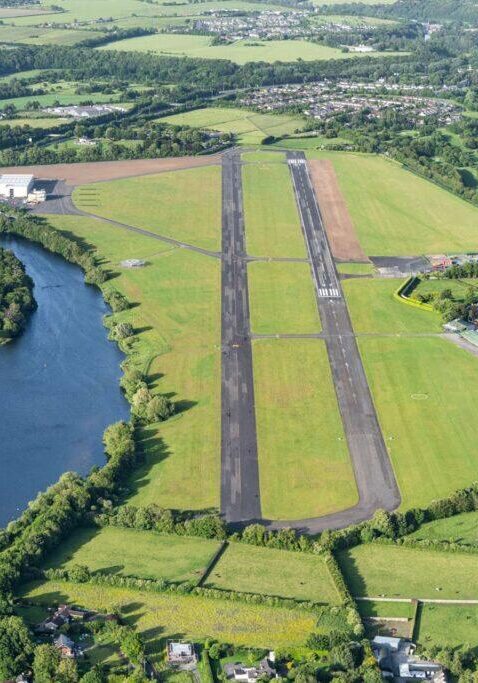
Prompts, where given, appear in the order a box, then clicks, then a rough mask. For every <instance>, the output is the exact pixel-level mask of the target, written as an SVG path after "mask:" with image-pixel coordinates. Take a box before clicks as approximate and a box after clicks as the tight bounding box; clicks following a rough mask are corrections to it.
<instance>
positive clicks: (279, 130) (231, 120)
mask: <svg viewBox="0 0 478 683" xmlns="http://www.w3.org/2000/svg"><path fill="white" fill-rule="evenodd" d="M158 120H159V121H162V122H164V123H172V124H174V125H177V126H191V127H192V128H208V129H210V130H215V131H219V132H220V133H234V134H235V135H237V136H238V139H239V142H241V143H242V144H247V145H254V144H259V143H260V142H261V141H262V140H263V139H264V138H265V137H267V136H268V135H286V134H289V133H293V132H294V131H296V130H298V129H301V128H303V126H304V122H305V121H304V119H303V118H302V117H301V116H297V115H296V116H289V115H285V114H257V113H256V112H253V111H250V110H248V109H239V108H237V107H231V108H229V107H209V108H206V109H194V110H193V111H187V112H184V113H182V114H174V115H173V116H165V117H164V118H161V119H158ZM280 157H281V155H280V154H277V158H276V159H275V160H279V159H280ZM264 161H269V159H268V158H267V157H266V158H265V159H264Z"/></svg>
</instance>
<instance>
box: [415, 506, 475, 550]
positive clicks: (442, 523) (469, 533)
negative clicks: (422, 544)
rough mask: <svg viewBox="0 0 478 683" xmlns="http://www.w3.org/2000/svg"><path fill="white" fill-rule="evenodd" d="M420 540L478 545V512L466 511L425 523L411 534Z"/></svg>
mask: <svg viewBox="0 0 478 683" xmlns="http://www.w3.org/2000/svg"><path fill="white" fill-rule="evenodd" d="M411 537H412V538H416V539H418V540H422V539H425V540H432V541H451V542H452V543H461V544H463V545H478V512H464V513H463V514H461V515H456V516H455V517H448V518H447V519H436V520H434V521H433V522H429V523H428V524H424V525H423V526H422V527H421V528H420V529H418V531H415V532H414V533H413V534H411Z"/></svg>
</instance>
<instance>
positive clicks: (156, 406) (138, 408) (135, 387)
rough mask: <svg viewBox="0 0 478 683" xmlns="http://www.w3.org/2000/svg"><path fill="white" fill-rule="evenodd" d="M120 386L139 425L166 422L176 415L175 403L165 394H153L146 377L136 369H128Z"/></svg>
mask: <svg viewBox="0 0 478 683" xmlns="http://www.w3.org/2000/svg"><path fill="white" fill-rule="evenodd" d="M120 384H121V388H122V389H123V391H124V393H125V395H126V398H127V399H128V401H129V402H130V403H131V414H132V415H133V418H134V420H135V421H136V422H138V423H139V424H153V423H154V422H164V420H167V419H168V418H169V417H171V415H174V412H175V405H174V403H173V402H172V401H171V400H170V399H169V398H168V397H167V396H165V395H164V394H152V393H151V391H150V390H149V388H148V385H147V384H146V377H145V375H144V374H143V373H142V372H140V371H139V370H137V369H136V368H129V367H126V368H125V373H124V375H123V377H122V378H121V381H120Z"/></svg>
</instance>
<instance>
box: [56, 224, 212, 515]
mask: <svg viewBox="0 0 478 683" xmlns="http://www.w3.org/2000/svg"><path fill="white" fill-rule="evenodd" d="M50 222H51V223H52V224H53V225H55V226H56V227H58V228H61V229H65V230H68V231H71V232H72V233H73V234H75V235H77V236H79V237H83V238H84V239H86V241H87V242H88V243H89V244H93V245H96V246H97V247H98V254H99V255H101V256H102V257H104V259H105V265H106V266H107V267H110V268H111V269H112V270H113V271H114V272H116V273H118V274H119V277H116V278H115V279H114V280H112V281H109V282H108V283H107V285H106V286H113V287H115V288H117V289H119V290H120V291H122V292H123V293H124V294H125V295H126V296H127V297H128V299H129V300H130V301H132V302H133V303H135V304H136V305H135V306H134V307H133V308H131V309H130V310H129V311H126V312H124V313H122V314H121V315H120V317H119V318H118V319H124V320H129V321H131V322H132V324H133V326H134V327H135V328H136V329H139V330H141V331H140V333H139V335H137V336H136V339H137V341H136V342H135V344H134V348H133V355H132V361H133V363H134V364H135V365H136V366H138V367H140V368H142V369H143V370H145V371H147V372H148V377H149V378H150V382H151V383H152V386H153V387H154V388H156V389H157V390H159V391H160V392H162V393H167V394H169V395H170V396H171V397H172V398H173V399H174V400H175V401H176V402H178V409H179V412H178V414H177V415H176V416H175V417H174V418H172V419H171V420H169V421H168V422H167V423H165V424H162V425H161V426H158V427H155V426H153V427H148V428H147V429H146V430H144V433H143V447H144V448H145V450H146V462H145V464H144V465H143V466H142V467H141V468H140V469H139V470H137V471H136V472H135V474H134V478H133V481H132V482H131V488H132V499H131V502H133V503H134V504H138V505H139V504H141V505H147V504H149V503H157V504H158V505H162V506H164V507H171V508H183V509H190V508H194V509H198V508H199V509H202V508H207V507H211V506H215V505H217V504H218V499H219V466H220V462H219V460H220V458H219V450H220V446H219V441H220V432H219V422H218V419H217V416H218V415H219V411H220V405H219V402H220V351H219V344H220V262H219V260H217V259H212V258H208V257H205V256H202V255H200V254H195V253H193V252H190V251H187V250H185V249H177V248H174V247H171V246H170V245H168V244H164V243H162V242H159V241H157V240H154V239H150V238H148V237H143V236H141V235H135V234H133V233H130V232H128V231H126V230H122V229H121V228H117V227H113V226H111V225H109V224H108V223H105V222H103V221H99V220H94V219H88V218H81V217H73V216H61V217H60V216H56V217H50ZM125 258H146V259H147V261H148V265H147V266H146V267H145V268H141V269H119V268H118V262H119V261H121V260H123V259H125Z"/></svg>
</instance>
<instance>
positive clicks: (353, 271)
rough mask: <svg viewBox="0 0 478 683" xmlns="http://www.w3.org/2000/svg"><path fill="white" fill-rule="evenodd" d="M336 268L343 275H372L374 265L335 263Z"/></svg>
mask: <svg viewBox="0 0 478 683" xmlns="http://www.w3.org/2000/svg"><path fill="white" fill-rule="evenodd" d="M337 270H338V272H339V273H343V274H345V275H372V273H373V272H374V270H375V267H374V265H373V263H337Z"/></svg>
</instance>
